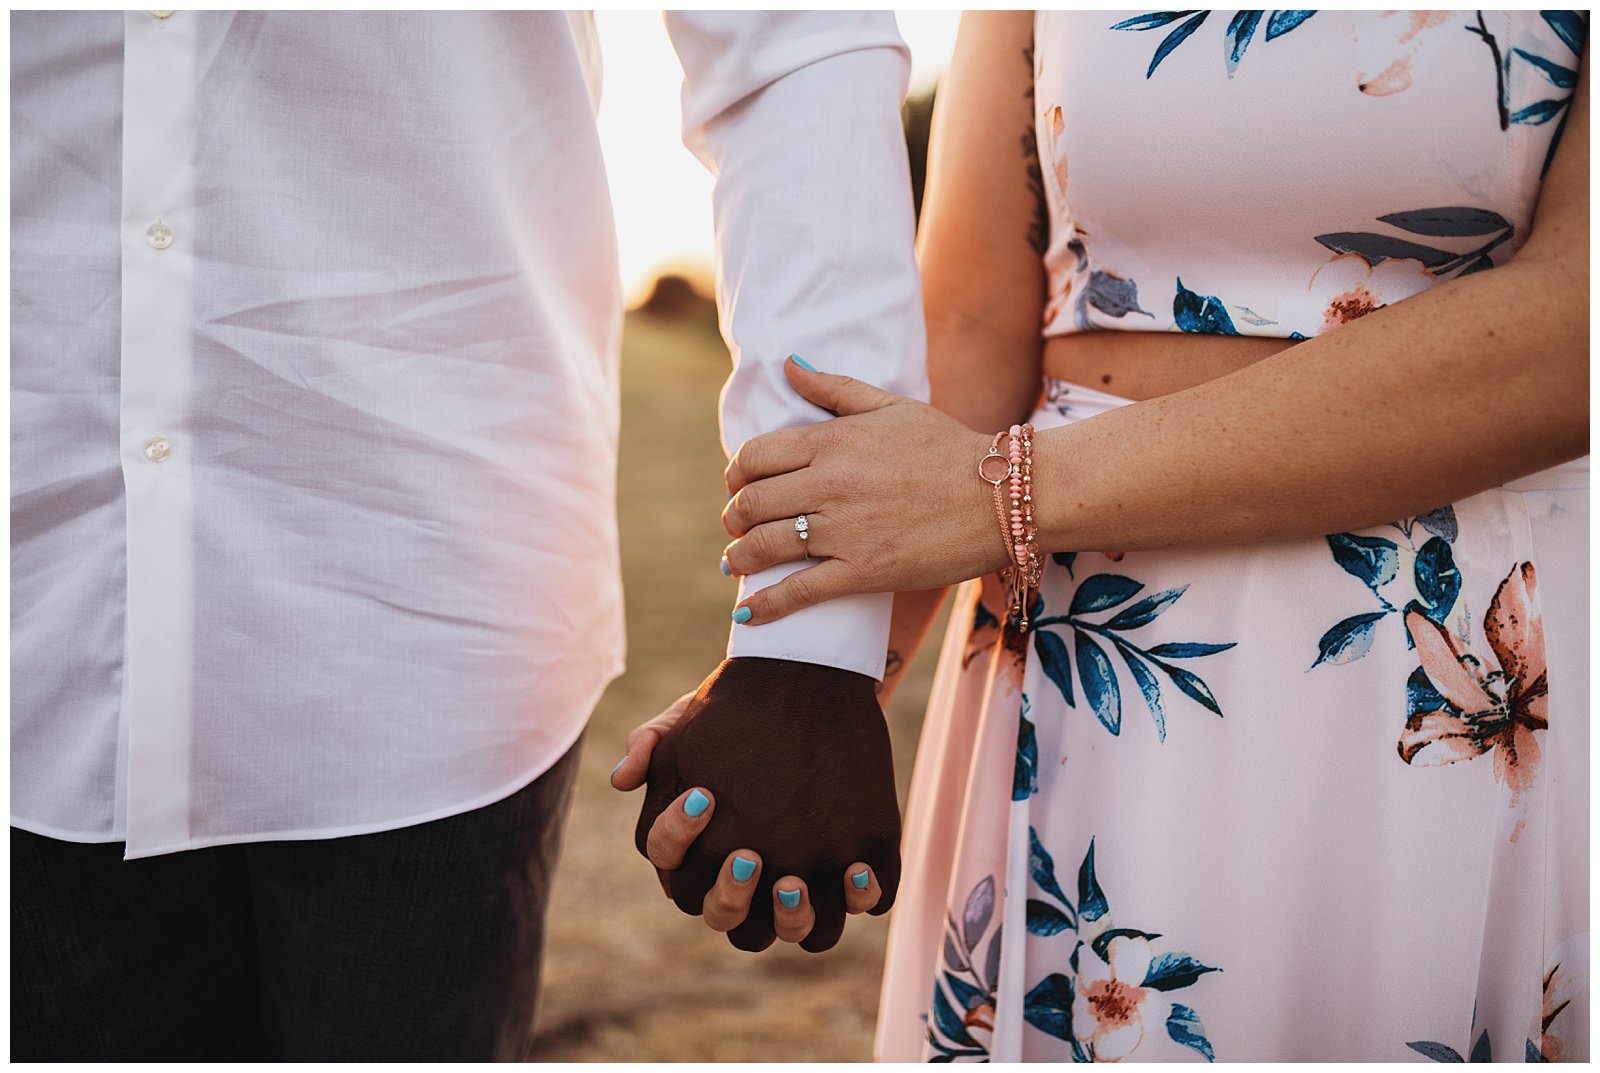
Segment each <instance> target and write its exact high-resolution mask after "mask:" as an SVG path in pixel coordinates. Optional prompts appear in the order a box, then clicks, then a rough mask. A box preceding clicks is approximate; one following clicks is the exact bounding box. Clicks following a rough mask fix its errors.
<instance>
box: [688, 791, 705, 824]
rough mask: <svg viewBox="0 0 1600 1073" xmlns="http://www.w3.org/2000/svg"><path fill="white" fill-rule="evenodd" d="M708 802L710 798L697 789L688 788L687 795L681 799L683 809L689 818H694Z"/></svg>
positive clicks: (703, 809) (702, 810)
mask: <svg viewBox="0 0 1600 1073" xmlns="http://www.w3.org/2000/svg"><path fill="white" fill-rule="evenodd" d="M710 804H711V798H709V797H707V796H706V795H705V794H703V793H701V792H700V791H699V790H690V791H689V796H688V797H686V798H684V800H683V811H685V812H687V813H688V814H689V818H690V819H694V818H695V817H697V816H699V815H700V814H701V813H702V812H704V811H705V810H706V808H707V806H709V805H710Z"/></svg>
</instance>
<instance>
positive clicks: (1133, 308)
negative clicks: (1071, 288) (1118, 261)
mask: <svg viewBox="0 0 1600 1073" xmlns="http://www.w3.org/2000/svg"><path fill="white" fill-rule="evenodd" d="M1082 297H1083V300H1084V301H1086V302H1088V303H1089V304H1090V305H1092V306H1094V307H1095V308H1096V309H1098V310H1099V311H1100V312H1102V313H1104V314H1105V315H1106V316H1108V317H1125V316H1127V315H1128V314H1129V313H1138V314H1141V315H1142V316H1146V317H1149V318H1150V319H1151V320H1154V319H1155V316H1156V315H1155V314H1154V313H1151V312H1150V311H1149V310H1146V309H1141V308H1139V285H1138V284H1137V283H1135V282H1134V281H1133V280H1131V279H1124V278H1123V277H1121V276H1119V275H1117V274H1116V273H1114V272H1102V271H1101V270H1100V269H1098V268H1096V269H1094V270H1093V271H1091V272H1090V273H1089V287H1088V289H1087V290H1086V291H1084V292H1083V294H1082ZM1083 319H1084V320H1087V319H1088V315H1087V313H1085V314H1084V317H1083Z"/></svg>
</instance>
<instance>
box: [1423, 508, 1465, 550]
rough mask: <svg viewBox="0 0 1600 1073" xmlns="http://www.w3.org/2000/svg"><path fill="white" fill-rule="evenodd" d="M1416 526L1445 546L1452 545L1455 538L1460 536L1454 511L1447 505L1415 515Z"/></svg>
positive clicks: (1459, 527) (1459, 528)
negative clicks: (1442, 542)
mask: <svg viewBox="0 0 1600 1073" xmlns="http://www.w3.org/2000/svg"><path fill="white" fill-rule="evenodd" d="M1417 524H1418V525H1420V526H1422V528H1424V529H1426V530H1427V531H1428V532H1430V533H1432V534H1433V535H1434V536H1436V537H1438V538H1439V539H1440V540H1443V541H1444V542H1445V543H1446V544H1454V543H1455V542H1456V537H1457V536H1459V535H1460V534H1461V526H1460V524H1459V523H1458V522H1457V521H1456V509H1455V508H1454V507H1452V506H1449V505H1448V504H1447V505H1445V506H1443V507H1440V508H1439V509H1438V510H1430V511H1428V512H1427V513H1426V514H1419V515H1417Z"/></svg>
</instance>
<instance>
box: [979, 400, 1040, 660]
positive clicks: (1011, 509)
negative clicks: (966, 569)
mask: <svg viewBox="0 0 1600 1073" xmlns="http://www.w3.org/2000/svg"><path fill="white" fill-rule="evenodd" d="M1033 432H1034V429H1033V426H1032V425H1029V424H1021V425H1012V426H1011V428H1010V429H1009V430H1007V431H1005V432H997V433H995V437H994V441H993V442H992V443H990V445H989V453H988V454H986V455H984V457H983V459H982V460H981V461H980V462H979V463H978V476H979V477H980V478H981V479H983V480H985V481H987V482H988V483H989V484H991V485H993V486H994V510H995V518H996V520H997V521H999V523H1000V536H1001V539H1002V540H1003V541H1004V542H1005V545H1006V555H1007V558H1008V559H1010V561H1011V564H1012V565H1011V566H1009V567H1007V568H1006V570H1004V571H1003V572H1002V573H1001V577H1002V578H1003V579H1004V580H1005V581H1006V583H1007V590H1008V592H1007V596H1008V600H1007V602H1008V603H1009V604H1010V617H1011V618H1012V619H1014V620H1015V621H1016V623H1017V627H1018V628H1019V629H1020V630H1021V631H1022V632H1024V633H1026V632H1027V631H1028V627H1029V621H1028V615H1029V612H1030V610H1031V609H1032V606H1033V593H1034V590H1036V589H1037V588H1038V587H1039V582H1040V580H1041V579H1042V578H1043V576H1044V562H1043V560H1042V559H1041V558H1040V557H1039V547H1038V535H1039V528H1038V526H1037V525H1035V524H1034V520H1033ZM1002 440H1007V441H1008V442H1007V444H1006V450H1005V453H1004V454H1002V453H1001V451H1000V443H1001V441H1002Z"/></svg>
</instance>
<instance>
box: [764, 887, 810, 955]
mask: <svg viewBox="0 0 1600 1073" xmlns="http://www.w3.org/2000/svg"><path fill="white" fill-rule="evenodd" d="M816 920H817V916H816V912H815V911H814V910H813V909H812V908H811V896H810V892H809V891H808V890H807V889H806V882H805V880H803V879H801V878H800V877H799V876H784V877H783V878H782V879H780V880H778V881H777V882H776V883H774V884H773V885H772V929H773V930H774V931H776V932H777V933H778V938H780V939H782V940H783V941H784V942H786V943H798V942H800V941H801V940H803V939H804V938H805V937H806V936H807V935H810V934H811V926H812V925H813V924H815V923H816Z"/></svg>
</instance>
